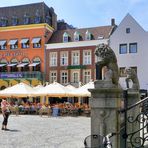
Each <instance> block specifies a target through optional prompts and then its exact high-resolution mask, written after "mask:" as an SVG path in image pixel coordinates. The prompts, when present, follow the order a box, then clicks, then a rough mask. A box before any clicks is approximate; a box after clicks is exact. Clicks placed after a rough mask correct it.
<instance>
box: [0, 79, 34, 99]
mask: <svg viewBox="0 0 148 148" xmlns="http://www.w3.org/2000/svg"><path fill="white" fill-rule="evenodd" d="M33 93H34V90H33V88H32V87H31V86H29V85H27V84H25V83H22V82H21V83H18V84H16V85H13V86H11V87H8V88H6V89H4V90H2V91H0V96H3V97H4V96H5V97H30V96H32V95H33Z"/></svg>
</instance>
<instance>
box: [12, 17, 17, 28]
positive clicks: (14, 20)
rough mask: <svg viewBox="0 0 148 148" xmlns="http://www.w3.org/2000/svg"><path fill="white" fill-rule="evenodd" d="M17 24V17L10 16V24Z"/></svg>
mask: <svg viewBox="0 0 148 148" xmlns="http://www.w3.org/2000/svg"><path fill="white" fill-rule="evenodd" d="M17 24H18V18H17V17H15V16H13V17H12V25H13V26H16V25H17Z"/></svg>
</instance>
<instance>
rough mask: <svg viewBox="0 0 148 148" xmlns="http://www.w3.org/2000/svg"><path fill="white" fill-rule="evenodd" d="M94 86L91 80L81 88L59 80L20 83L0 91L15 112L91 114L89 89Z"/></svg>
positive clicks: (62, 114)
mask: <svg viewBox="0 0 148 148" xmlns="http://www.w3.org/2000/svg"><path fill="white" fill-rule="evenodd" d="M91 88H94V84H93V82H89V83H88V84H86V85H83V86H82V87H80V88H75V87H73V86H72V85H67V86H63V85H61V84H59V83H57V82H54V83H52V84H49V85H46V86H42V85H38V86H36V87H32V86H30V85H28V84H25V83H18V84H16V85H14V86H11V87H8V88H6V89H4V90H1V91H0V98H7V100H8V101H9V102H10V104H11V110H12V112H13V113H14V114H16V115H18V114H39V115H43V114H47V115H52V116H65V115H69V116H77V115H86V116H89V115H90V107H89V99H90V92H89V91H88V89H91Z"/></svg>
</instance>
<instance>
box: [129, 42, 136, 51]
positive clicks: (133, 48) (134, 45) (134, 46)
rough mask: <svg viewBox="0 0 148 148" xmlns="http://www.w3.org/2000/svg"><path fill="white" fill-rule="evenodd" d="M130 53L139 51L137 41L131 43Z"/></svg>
mask: <svg viewBox="0 0 148 148" xmlns="http://www.w3.org/2000/svg"><path fill="white" fill-rule="evenodd" d="M129 53H137V43H130V44H129Z"/></svg>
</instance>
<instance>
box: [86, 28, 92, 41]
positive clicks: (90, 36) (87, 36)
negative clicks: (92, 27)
mask: <svg viewBox="0 0 148 148" xmlns="http://www.w3.org/2000/svg"><path fill="white" fill-rule="evenodd" d="M91 39H92V35H91V33H90V32H89V31H88V30H87V31H86V33H85V40H91Z"/></svg>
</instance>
